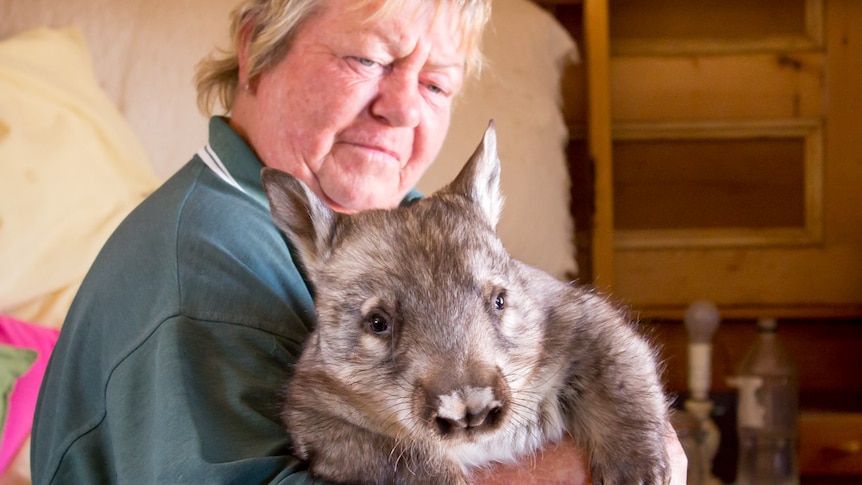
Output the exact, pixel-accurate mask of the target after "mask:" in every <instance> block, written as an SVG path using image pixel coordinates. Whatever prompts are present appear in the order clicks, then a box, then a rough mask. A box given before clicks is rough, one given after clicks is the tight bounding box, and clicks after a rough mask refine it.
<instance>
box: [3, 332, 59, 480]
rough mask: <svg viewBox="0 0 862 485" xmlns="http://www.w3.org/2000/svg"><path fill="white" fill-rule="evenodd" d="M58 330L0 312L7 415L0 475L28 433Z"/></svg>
mask: <svg viewBox="0 0 862 485" xmlns="http://www.w3.org/2000/svg"><path fill="white" fill-rule="evenodd" d="M58 335H59V332H58V331H57V330H54V329H50V328H45V327H41V326H38V325H32V324H29V323H25V322H22V321H20V320H17V319H15V318H11V317H8V316H4V315H0V371H2V386H3V389H2V390H3V393H4V398H5V399H4V401H3V405H4V407H5V410H4V413H5V414H6V416H7V419H6V420H5V423H3V426H2V429H0V431H2V441H0V475H2V474H3V472H4V471H5V470H6V468H7V467H8V466H9V463H10V462H11V461H12V459H13V458H14V457H15V455H16V454H17V453H18V451H19V450H20V449H21V445H22V444H23V443H24V442H25V441H26V439H27V438H28V437H29V435H30V429H31V427H32V425H33V413H34V412H35V410H36V398H37V397H38V395H39V387H40V386H41V384H42V376H43V375H44V374H45V369H46V367H47V366H48V359H49V358H50V356H51V351H52V350H53V349H54V344H55V343H56V342H57V336H58Z"/></svg>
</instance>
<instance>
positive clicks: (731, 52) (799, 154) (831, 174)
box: [541, 0, 862, 318]
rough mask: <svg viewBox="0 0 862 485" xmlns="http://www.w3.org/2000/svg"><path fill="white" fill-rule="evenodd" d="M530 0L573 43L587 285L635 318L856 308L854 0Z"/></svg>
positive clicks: (860, 12)
mask: <svg viewBox="0 0 862 485" xmlns="http://www.w3.org/2000/svg"><path fill="white" fill-rule="evenodd" d="M541 3H545V4H551V5H550V6H549V8H551V9H552V10H553V11H554V12H555V13H556V14H557V16H558V18H560V19H561V21H563V22H564V23H567V25H568V26H569V27H570V28H571V30H572V31H573V33H575V35H576V36H577V37H578V38H579V41H580V44H581V48H582V52H583V54H584V56H583V57H584V59H585V65H584V66H583V71H582V72H580V73H579V75H580V76H581V77H582V79H578V80H574V81H573V82H571V83H567V86H566V87H565V89H568V90H574V91H576V92H573V93H569V95H568V96H567V97H568V98H569V99H576V98H578V97H581V96H582V97H584V98H585V101H584V102H583V104H578V106H577V108H578V109H582V110H583V114H581V113H572V114H571V120H572V123H571V131H572V133H573V138H574V139H575V140H576V141H577V140H579V139H582V140H583V145H584V147H583V152H584V154H585V159H586V163H588V164H589V165H590V168H589V170H586V171H584V172H583V173H587V174H589V175H590V176H591V177H592V180H590V182H589V184H590V187H589V190H590V191H591V192H592V193H591V201H592V207H591V209H592V212H591V213H590V214H589V217H590V218H591V220H589V221H584V220H583V219H584V217H583V215H581V218H580V219H578V225H579V226H583V225H588V227H589V230H590V234H589V241H588V244H582V245H581V249H585V250H587V251H588V252H589V256H590V262H589V264H588V265H586V266H587V267H588V268H590V270H591V271H589V277H590V279H591V280H592V282H593V283H594V284H595V285H596V286H597V287H598V288H600V289H603V290H606V291H608V292H610V293H611V294H613V295H614V296H615V297H616V298H618V299H620V300H621V301H623V302H624V303H626V304H628V305H631V306H632V307H633V308H634V309H635V310H636V311H638V312H639V313H640V315H641V316H643V317H647V318H650V317H661V318H680V317H681V316H682V314H683V311H684V309H685V307H686V306H687V305H688V304H689V303H690V302H691V301H693V300H696V299H699V298H708V299H711V300H712V301H714V302H716V303H717V304H718V305H719V307H720V309H721V310H722V313H723V314H724V315H727V316H733V317H744V318H756V317H760V316H773V317H779V318H781V317H794V318H798V317H817V318H819V317H824V316H833V317H855V316H859V315H862V137H859V136H858V132H859V128H858V121H857V120H856V118H857V116H858V115H857V112H858V111H859V109H860V108H862V88H860V86H862V63H860V62H859V59H862V41H860V37H862V2H856V1H853V0H830V1H825V0H792V1H785V0H770V1H763V2H749V1H744V0H733V1H728V0H712V1H707V0H705V1H701V2H689V1H686V0H654V1H645V0H612V1H608V0H584V1H582V2H580V1H571V0H569V1H566V0H558V1H553V0H550V1H543V2H541ZM575 23H577V24H578V25H574V24H575ZM576 182H577V181H576ZM580 189H583V187H581V188H580ZM576 190H578V189H576ZM582 239H583V238H582Z"/></svg>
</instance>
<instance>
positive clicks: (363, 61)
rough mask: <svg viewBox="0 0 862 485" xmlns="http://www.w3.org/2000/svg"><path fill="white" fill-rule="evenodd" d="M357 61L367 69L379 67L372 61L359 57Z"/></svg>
mask: <svg viewBox="0 0 862 485" xmlns="http://www.w3.org/2000/svg"><path fill="white" fill-rule="evenodd" d="M356 61H357V62H359V63H360V64H362V65H363V66H365V67H374V66H376V65H377V63H376V62H374V61H372V60H371V59H366V58H364V57H357V58H356Z"/></svg>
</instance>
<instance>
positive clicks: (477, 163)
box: [447, 120, 503, 227]
mask: <svg viewBox="0 0 862 485" xmlns="http://www.w3.org/2000/svg"><path fill="white" fill-rule="evenodd" d="M447 189H448V190H449V191H450V192H454V193H458V194H461V195H463V196H465V197H467V198H468V199H470V200H472V201H473V202H474V203H476V204H477V205H478V206H479V208H480V209H481V210H482V213H483V214H484V215H485V217H486V218H487V219H488V222H489V223H490V224H491V227H497V222H498V221H499V220H500V212H501V211H502V210H503V196H502V194H501V193H500V158H499V157H498V156H497V130H496V128H495V126H494V120H491V122H490V123H489V124H488V128H487V129H486V130H485V136H484V137H483V138H482V141H481V142H480V143H479V146H478V147H477V148H476V151H475V152H473V155H472V156H471V157H470V160H468V161H467V164H466V165H464V168H462V169H461V173H459V174H458V176H457V177H455V180H454V181H452V183H451V184H449V186H448V188H447Z"/></svg>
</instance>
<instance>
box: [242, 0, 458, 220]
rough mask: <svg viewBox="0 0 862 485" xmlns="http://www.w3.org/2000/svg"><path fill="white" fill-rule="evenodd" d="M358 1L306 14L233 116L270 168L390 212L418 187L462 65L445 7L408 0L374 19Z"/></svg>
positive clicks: (346, 207) (342, 203)
mask: <svg viewBox="0 0 862 485" xmlns="http://www.w3.org/2000/svg"><path fill="white" fill-rule="evenodd" d="M351 2H352V0H332V1H329V2H326V4H327V6H326V7H324V9H323V11H321V12H320V13H319V14H317V15H315V16H313V17H311V18H309V19H308V20H307V21H306V22H305V24H304V25H303V26H302V27H301V28H300V30H299V31H298V32H297V35H296V37H295V38H294V42H293V43H292V44H291V47H290V50H289V51H288V53H287V54H286V55H285V57H284V58H283V59H282V60H281V61H279V62H278V63H277V64H276V65H275V66H273V67H272V68H271V69H269V70H268V71H266V72H265V73H263V74H262V75H260V76H259V77H258V78H257V79H256V80H254V81H253V82H252V83H251V86H250V88H249V89H248V90H241V91H240V92H239V93H237V98H236V101H235V102H234V106H233V110H232V115H231V123H232V125H233V126H234V127H235V129H237V131H238V132H239V133H240V134H241V135H242V136H244V137H245V138H246V140H247V141H248V142H249V143H250V144H251V145H252V146H253V147H254V149H255V151H256V152H257V154H258V156H259V157H260V158H261V159H262V160H263V163H264V164H265V165H267V166H270V167H273V168H277V169H280V170H283V171H286V172H289V173H291V174H292V175H293V176H295V177H297V178H298V179H300V180H302V181H303V182H305V183H306V185H308V186H309V187H310V188H311V189H312V190H313V191H314V192H315V193H316V194H317V195H318V196H320V197H321V198H322V199H323V200H324V201H326V202H327V204H329V205H330V206H331V207H332V208H334V209H335V210H339V211H343V212H354V211H359V210H365V209H373V208H388V207H394V206H396V205H397V204H398V203H399V202H400V201H401V199H402V198H403V197H404V195H405V194H406V193H407V191H408V190H410V189H411V188H412V187H413V186H414V185H415V184H416V182H417V181H418V180H419V177H420V176H421V175H422V174H423V173H424V172H425V169H427V168H428V166H429V165H430V164H431V162H432V161H433V160H434V157H435V156H436V155H437V153H438V151H439V150H440V147H441V145H442V143H443V140H444V138H445V136H446V132H447V130H448V128H449V118H450V111H451V108H452V101H453V98H454V96H455V95H456V93H457V92H458V91H459V90H460V88H461V86H462V84H463V76H464V69H465V62H466V53H465V52H464V51H463V49H462V48H461V42H460V41H461V36H460V33H459V32H458V30H457V25H458V22H457V18H456V17H455V15H456V13H454V12H452V11H450V10H449V8H448V7H444V8H442V9H441V10H440V11H439V12H436V15H435V11H434V7H433V6H431V7H429V6H428V5H427V4H428V3H430V2H408V4H412V5H414V7H413V8H410V7H407V8H405V9H404V10H402V11H396V12H394V13H393V14H392V15H391V16H388V17H385V18H380V19H379V20H375V21H373V22H371V21H368V20H367V19H368V18H370V17H371V16H372V14H373V12H375V11H376V10H377V9H376V6H375V5H370V6H368V7H366V8H363V9H360V10H356V8H355V7H353V6H351ZM417 5H421V6H418V7H417ZM242 47H243V46H240V48H241V50H242ZM240 56H241V57H240V60H241V63H240V65H241V70H242V69H243V67H242V66H243V63H242V54H240ZM240 79H243V73H242V72H241V75H240Z"/></svg>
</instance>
